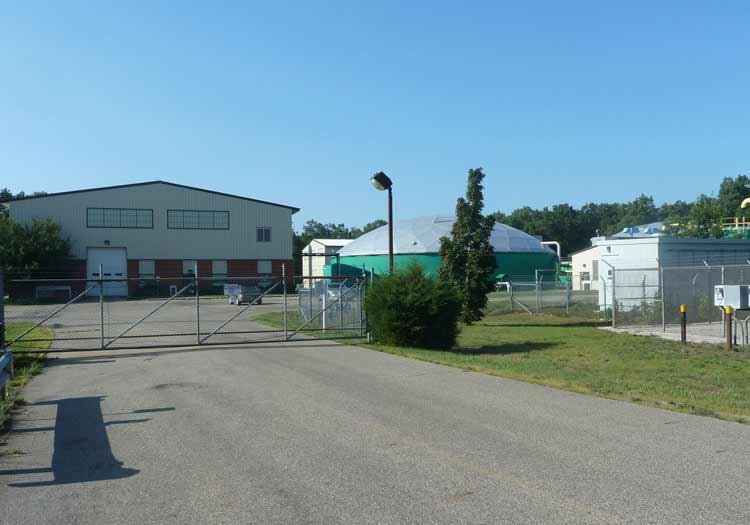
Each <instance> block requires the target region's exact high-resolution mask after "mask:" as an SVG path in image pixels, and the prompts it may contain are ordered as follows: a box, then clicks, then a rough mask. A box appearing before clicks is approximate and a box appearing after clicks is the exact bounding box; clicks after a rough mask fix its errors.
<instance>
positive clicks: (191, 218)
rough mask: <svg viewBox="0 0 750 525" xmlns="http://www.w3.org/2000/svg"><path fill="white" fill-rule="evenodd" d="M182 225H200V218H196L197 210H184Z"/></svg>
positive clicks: (192, 226)
mask: <svg viewBox="0 0 750 525" xmlns="http://www.w3.org/2000/svg"><path fill="white" fill-rule="evenodd" d="M182 217H183V219H182V221H183V224H182V227H183V228H187V229H195V228H198V227H200V222H199V221H200V219H199V218H198V212H197V211H184V212H182Z"/></svg>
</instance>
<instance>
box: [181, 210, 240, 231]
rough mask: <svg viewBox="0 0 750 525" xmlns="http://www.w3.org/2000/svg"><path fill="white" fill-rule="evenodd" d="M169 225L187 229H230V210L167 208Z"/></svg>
mask: <svg viewBox="0 0 750 525" xmlns="http://www.w3.org/2000/svg"><path fill="white" fill-rule="evenodd" d="M167 227H168V228H171V229H185V230H228V229H229V212H228V211H213V210H167Z"/></svg>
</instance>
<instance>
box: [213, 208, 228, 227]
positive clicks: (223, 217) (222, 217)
mask: <svg viewBox="0 0 750 525" xmlns="http://www.w3.org/2000/svg"><path fill="white" fill-rule="evenodd" d="M214 228H216V229H217V230H227V229H229V212H228V211H215V212H214Z"/></svg>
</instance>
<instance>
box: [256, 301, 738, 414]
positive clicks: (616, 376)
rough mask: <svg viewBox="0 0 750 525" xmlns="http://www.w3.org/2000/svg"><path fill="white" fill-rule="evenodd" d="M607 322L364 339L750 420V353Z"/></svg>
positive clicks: (536, 322) (513, 324) (507, 320)
mask: <svg viewBox="0 0 750 525" xmlns="http://www.w3.org/2000/svg"><path fill="white" fill-rule="evenodd" d="M491 310H492V309H491ZM280 319H282V318H281V316H280V314H273V313H269V314H263V315H261V316H258V317H257V318H256V320H257V321H259V322H265V323H267V324H271V325H273V326H278V323H279V320H280ZM290 325H291V323H290ZM600 325H601V323H599V322H597V321H592V320H591V319H585V318H577V317H565V316H554V315H537V316H530V315H528V314H519V313H514V314H500V313H497V312H494V311H491V312H490V313H488V315H487V317H485V319H484V320H482V321H481V322H479V323H476V324H474V325H471V326H466V327H463V329H462V331H461V335H460V336H459V341H458V345H457V346H456V348H454V349H453V350H451V351H436V350H425V349H420V348H403V347H393V346H385V345H378V344H362V345H361V346H364V347H366V348H371V349H374V350H378V351H382V352H387V353H390V354H395V355H401V356H405V357H410V358H414V359H420V360H423V361H429V362H431V363H438V364H442V365H449V366H455V367H459V368H463V369H466V370H472V371H476V372H482V373H487V374H492V375H497V376H502V377H507V378H511V379H517V380H520V381H526V382H531V383H538V384H542V385H547V386H551V387H555V388H560V389H564V390H570V391H573V392H580V393H584V394H592V395H597V396H601V397H606V398H611V399H621V400H627V401H633V402H636V403H642V404H646V405H650V406H657V407H661V408H668V409H671V410H676V411H681V412H688V413H692V414H699V415H706V416H712V417H718V418H722V419H730V420H735V421H740V422H745V423H748V422H750V381H749V380H748V379H749V378H750V352H747V351H739V352H727V351H726V350H724V349H723V348H722V347H721V346H720V345H708V344H689V345H687V346H681V345H680V344H679V343H677V342H674V341H666V340H663V339H659V338H656V337H645V336H636V335H626V334H615V333H610V332H607V331H604V330H601V329H599V328H598V327H599V326H600ZM318 336H319V337H322V334H320V335H318Z"/></svg>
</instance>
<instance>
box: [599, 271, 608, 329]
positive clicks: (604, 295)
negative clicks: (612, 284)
mask: <svg viewBox="0 0 750 525" xmlns="http://www.w3.org/2000/svg"><path fill="white" fill-rule="evenodd" d="M599 277H600V278H601V280H602V291H603V294H602V295H603V299H604V320H605V321H606V320H607V280H606V279H605V278H604V276H603V275H600V276H599Z"/></svg>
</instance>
